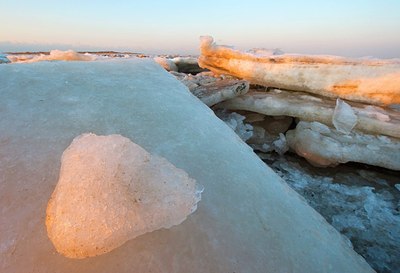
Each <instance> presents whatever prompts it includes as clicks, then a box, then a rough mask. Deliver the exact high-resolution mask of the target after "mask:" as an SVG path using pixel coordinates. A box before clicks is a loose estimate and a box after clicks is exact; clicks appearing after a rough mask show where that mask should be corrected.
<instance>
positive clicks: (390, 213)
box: [269, 156, 400, 272]
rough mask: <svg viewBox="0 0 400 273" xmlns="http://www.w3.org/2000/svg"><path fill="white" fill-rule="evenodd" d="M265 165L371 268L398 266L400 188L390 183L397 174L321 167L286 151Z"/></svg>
mask: <svg viewBox="0 0 400 273" xmlns="http://www.w3.org/2000/svg"><path fill="white" fill-rule="evenodd" d="M269 165H270V166H271V167H272V168H273V169H274V170H275V171H276V172H277V173H278V174H279V175H280V176H281V177H283V178H284V179H285V181H286V182H287V183H288V184H289V185H290V186H291V187H292V188H294V189H295V190H296V191H297V192H298V193H300V194H301V195H302V196H304V198H305V199H306V200H307V201H308V203H309V204H310V205H311V206H312V207H313V208H315V209H316V210H317V211H318V212H320V213H321V214H322V215H323V216H324V217H325V219H327V221H328V222H329V223H331V224H332V225H333V226H334V227H335V228H336V229H337V230H339V231H340V232H342V233H343V234H344V235H346V237H348V238H349V239H350V240H351V241H352V242H353V245H354V248H355V250H356V251H357V252H358V253H360V254H362V255H363V256H364V257H366V258H367V261H368V262H369V263H370V264H371V265H372V266H373V267H374V268H375V269H376V270H378V271H379V272H397V271H398V270H399V268H400V260H399V258H398V257H400V248H399V246H400V215H399V209H400V203H399V201H398V200H399V197H400V193H398V192H396V190H394V189H393V186H391V185H390V184H389V183H393V182H394V181H398V180H399V178H398V175H397V174H394V173H393V174H391V173H385V172H383V171H382V170H381V169H379V170H374V169H371V168H365V167H364V168H363V167H361V168H360V167H359V168H354V167H353V168H350V167H347V166H341V167H338V169H336V170H332V171H326V169H325V170H324V171H323V172H321V171H320V170H319V169H316V168H312V167H311V166H309V165H307V164H304V163H303V162H302V161H301V160H299V159H298V158H294V157H290V156H286V157H285V158H284V157H278V158H276V159H274V161H273V162H272V163H270V164H269ZM377 182H379V183H377Z"/></svg>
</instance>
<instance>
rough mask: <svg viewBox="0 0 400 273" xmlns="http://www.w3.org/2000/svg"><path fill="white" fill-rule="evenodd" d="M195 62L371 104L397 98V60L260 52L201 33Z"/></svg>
mask: <svg viewBox="0 0 400 273" xmlns="http://www.w3.org/2000/svg"><path fill="white" fill-rule="evenodd" d="M200 50H201V55H200V57H199V64H200V66H201V67H203V68H207V69H210V70H211V71H213V72H214V73H217V74H228V75H232V76H235V77H238V78H241V79H244V80H247V81H249V82H250V83H252V84H259V85H262V86H266V87H275V88H281V89H286V90H295V91H305V92H310V93H314V94H318V95H322V96H326V97H331V98H338V97H339V98H342V99H346V100H351V101H358V102H364V103H369V104H378V105H381V104H384V105H389V104H395V103H400V61H399V60H365V59H348V58H343V57H338V56H326V55H297V54H281V55H270V56H259V55H255V54H251V53H246V52H241V51H239V50H234V49H232V48H230V47H226V46H221V45H216V44H215V43H214V40H213V38H212V37H209V36H206V37H201V42H200Z"/></svg>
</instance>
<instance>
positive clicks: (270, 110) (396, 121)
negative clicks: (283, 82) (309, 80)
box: [218, 89, 400, 138]
mask: <svg viewBox="0 0 400 273" xmlns="http://www.w3.org/2000/svg"><path fill="white" fill-rule="evenodd" d="M349 105H351V110H349V111H351V112H354V114H355V116H356V117H354V116H353V113H352V114H350V115H351V118H348V117H346V120H347V122H349V121H350V125H351V126H350V128H351V127H353V123H354V122H355V120H356V119H357V121H356V124H355V126H354V129H356V130H358V131H362V132H365V133H367V134H378V135H388V136H393V137H397V138H400V111H399V110H393V109H390V108H382V107H378V106H370V105H365V104H360V103H349ZM218 107H220V108H223V109H231V110H247V111H253V112H257V113H261V114H264V115H269V116H291V117H297V118H300V119H301V120H305V121H318V122H320V123H324V124H326V125H329V126H332V127H333V123H332V121H333V120H335V119H336V120H338V118H342V119H343V111H337V110H336V118H334V115H335V108H337V107H336V102H335V100H330V99H327V98H324V99H322V98H321V97H316V96H312V95H309V94H306V93H302V92H290V91H283V90H278V89H273V90H271V91H268V92H255V91H253V90H250V91H249V92H248V93H247V94H245V95H242V96H240V97H235V98H233V99H230V100H227V101H224V102H222V103H221V104H219V105H218ZM338 113H341V114H340V115H338Z"/></svg>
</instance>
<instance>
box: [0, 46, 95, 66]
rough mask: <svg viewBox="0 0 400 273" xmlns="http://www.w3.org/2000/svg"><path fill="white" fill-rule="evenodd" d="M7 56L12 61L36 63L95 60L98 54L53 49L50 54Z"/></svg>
mask: <svg viewBox="0 0 400 273" xmlns="http://www.w3.org/2000/svg"><path fill="white" fill-rule="evenodd" d="M7 58H8V59H9V60H10V61H11V62H12V63H35V62H42V61H94V60H96V56H94V55H92V54H81V53H77V52H75V51H73V50H66V51H62V50H56V49H55V50H51V51H50V54H49V55H46V54H40V55H30V54H22V55H20V54H18V55H8V56H7Z"/></svg>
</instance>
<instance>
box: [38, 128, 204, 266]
mask: <svg viewBox="0 0 400 273" xmlns="http://www.w3.org/2000/svg"><path fill="white" fill-rule="evenodd" d="M201 191H202V188H201V186H199V187H196V182H195V181H194V180H193V179H191V178H190V177H189V176H188V174H187V173H186V172H185V171H183V170H181V169H178V168H176V167H175V166H174V165H172V164H171V163H169V162H168V161H167V160H166V159H164V158H162V157H159V156H154V155H151V154H150V153H148V152H147V151H146V150H144V149H143V148H142V147H140V146H139V145H137V144H135V143H133V142H132V141H130V140H129V139H128V138H126V137H123V136H121V135H109V136H97V135H95V134H83V135H80V136H78V137H76V138H75V139H74V140H73V141H72V144H71V145H70V146H69V147H68V148H67V149H66V150H65V151H64V153H63V155H62V160H61V170H60V178H59V180H58V183H57V186H56V189H55V190H54V192H53V194H52V197H51V199H50V201H49V204H48V206H47V213H46V226H47V233H48V236H49V238H50V239H51V241H52V242H53V244H54V246H55V247H56V249H57V251H58V252H59V253H62V254H63V255H65V256H66V257H69V258H78V259H80V258H86V257H92V256H97V255H101V254H104V253H107V252H109V251H111V250H113V249H115V248H117V247H119V246H121V245H122V244H124V243H125V242H126V241H128V240H131V239H133V238H136V237H137V236H139V235H142V234H144V233H147V232H151V231H154V230H157V229H160V228H170V227H172V226H174V225H178V224H180V223H182V222H183V221H184V220H185V219H186V217H187V216H188V215H189V214H191V213H192V212H194V211H195V210H196V208H197V202H199V201H200V195H201ZM65 223H68V225H66V224H65Z"/></svg>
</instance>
